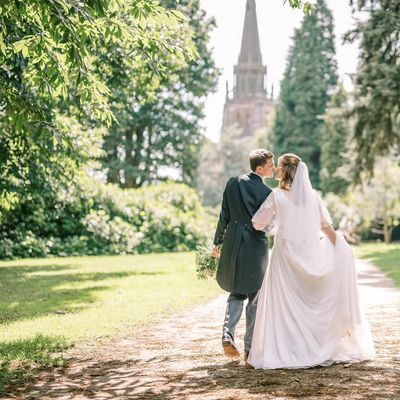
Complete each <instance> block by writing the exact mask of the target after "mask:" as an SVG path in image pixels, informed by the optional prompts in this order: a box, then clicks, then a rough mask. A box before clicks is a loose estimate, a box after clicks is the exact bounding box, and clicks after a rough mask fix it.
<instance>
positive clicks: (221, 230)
mask: <svg viewBox="0 0 400 400" xmlns="http://www.w3.org/2000/svg"><path fill="white" fill-rule="evenodd" d="M270 193H271V189H270V188H269V187H267V186H266V185H264V183H263V181H262V179H261V177H260V176H259V175H257V174H255V173H253V172H250V173H248V174H246V175H241V176H239V177H234V178H230V179H229V180H228V182H227V184H226V187H225V190H224V194H223V200H222V206H221V213H220V216H219V220H218V225H217V229H216V232H215V237H214V244H215V245H220V244H222V249H221V255H220V259H219V265H218V270H217V282H218V284H219V285H220V286H221V288H222V289H224V290H226V291H227V292H230V296H229V298H228V304H227V310H226V315H225V323H224V330H223V341H224V340H227V335H229V336H230V337H231V339H232V340H233V339H234V335H235V327H236V324H237V323H238V321H239V319H240V316H241V314H242V310H243V301H244V300H245V299H246V298H248V300H249V303H248V306H247V309H246V334H245V353H248V352H249V351H250V345H251V337H252V334H253V328H254V319H255V311H256V306H257V299H258V296H257V294H258V290H259V289H260V287H261V284H262V281H263V278H264V274H265V270H266V267H267V262H268V246H267V244H268V242H267V238H266V236H265V233H264V232H262V231H256V230H255V229H254V228H253V225H252V223H251V219H252V217H253V215H254V214H255V212H256V211H257V210H258V209H259V207H260V206H261V204H262V203H263V202H264V200H265V199H266V198H267V196H268V195H269V194H270Z"/></svg>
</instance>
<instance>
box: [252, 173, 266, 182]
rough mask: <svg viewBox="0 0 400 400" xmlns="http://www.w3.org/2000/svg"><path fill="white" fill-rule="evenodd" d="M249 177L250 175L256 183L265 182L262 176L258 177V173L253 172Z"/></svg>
mask: <svg viewBox="0 0 400 400" xmlns="http://www.w3.org/2000/svg"><path fill="white" fill-rule="evenodd" d="M248 175H249V177H250V179H252V180H255V181H257V180H258V181H260V182H263V179H262V178H261V176H260V175H258V174H256V173H255V172H253V171H251V172H249V173H248Z"/></svg>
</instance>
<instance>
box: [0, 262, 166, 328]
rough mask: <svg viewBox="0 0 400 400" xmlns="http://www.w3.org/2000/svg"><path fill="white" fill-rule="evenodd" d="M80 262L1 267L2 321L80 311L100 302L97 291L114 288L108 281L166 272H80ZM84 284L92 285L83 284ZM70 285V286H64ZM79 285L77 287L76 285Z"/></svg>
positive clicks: (0, 311)
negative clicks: (105, 282)
mask: <svg viewBox="0 0 400 400" xmlns="http://www.w3.org/2000/svg"><path fill="white" fill-rule="evenodd" d="M75 268H76V265H60V266H58V265H46V266H10V267H8V266H5V267H1V268H0V323H9V322H13V321H17V320H22V319H26V318H35V317H38V316H41V315H45V314H49V313H60V314H64V313H68V312H76V311H78V310H81V309H83V308H85V307H86V306H87V305H89V304H91V303H94V302H96V300H97V297H96V295H95V294H96V292H98V291H103V290H112V289H113V286H112V285H110V284H107V285H105V284H103V285H101V282H104V281H106V280H110V279H122V278H125V277H127V276H134V275H159V274H162V272H135V271H124V272H90V273H85V272H79V271H69V270H71V269H75ZM81 284H85V285H88V286H89V287H85V288H82V287H79V286H81ZM62 285H68V286H69V287H68V288H65V289H63V288H60V287H61V286H62ZM75 286H76V287H75Z"/></svg>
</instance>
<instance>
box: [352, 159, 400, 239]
mask: <svg viewBox="0 0 400 400" xmlns="http://www.w3.org/2000/svg"><path fill="white" fill-rule="evenodd" d="M361 182H362V184H361V190H358V191H357V192H356V193H355V198H356V202H355V204H356V207H357V208H356V210H355V211H356V213H359V214H360V215H361V217H362V219H363V220H364V223H365V225H366V226H368V227H370V228H371V227H373V226H374V225H375V226H376V227H378V229H377V228H375V229H374V232H375V233H379V234H381V235H383V238H384V240H385V242H386V243H389V242H390V240H391V236H392V231H393V229H394V228H395V227H396V226H398V225H399V223H400V167H399V162H398V159H397V160H396V159H395V158H393V157H385V158H379V159H378V160H377V163H376V165H375V168H374V177H373V178H372V179H371V181H369V180H368V179H367V177H366V176H365V174H364V179H362V180H361Z"/></svg>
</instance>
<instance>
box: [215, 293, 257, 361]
mask: <svg viewBox="0 0 400 400" xmlns="http://www.w3.org/2000/svg"><path fill="white" fill-rule="evenodd" d="M246 299H247V300H248V303H247V306H246V332H245V335H244V352H245V354H248V353H249V352H250V347H251V339H252V337H253V330H254V323H255V319H256V311H257V301H258V291H257V292H255V293H251V294H241V293H231V294H230V295H229V297H228V300H227V305H226V312H225V321H224V326H223V333H222V340H224V338H225V337H226V336H227V335H229V336H230V337H231V338H232V339H233V340H235V329H236V325H237V324H238V322H239V320H240V317H241V316H242V311H243V302H244V301H245V300H246Z"/></svg>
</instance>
